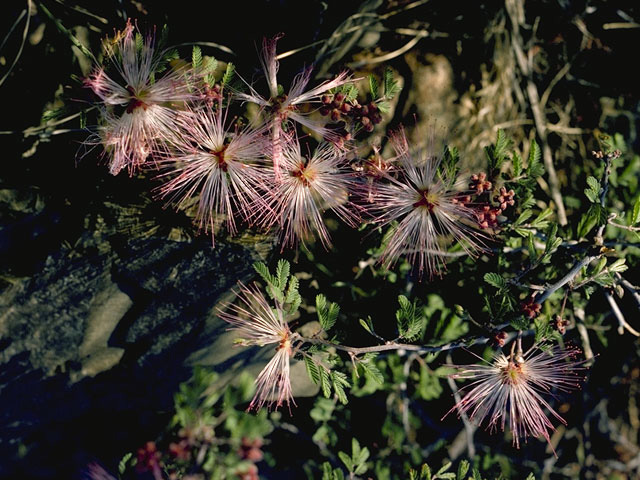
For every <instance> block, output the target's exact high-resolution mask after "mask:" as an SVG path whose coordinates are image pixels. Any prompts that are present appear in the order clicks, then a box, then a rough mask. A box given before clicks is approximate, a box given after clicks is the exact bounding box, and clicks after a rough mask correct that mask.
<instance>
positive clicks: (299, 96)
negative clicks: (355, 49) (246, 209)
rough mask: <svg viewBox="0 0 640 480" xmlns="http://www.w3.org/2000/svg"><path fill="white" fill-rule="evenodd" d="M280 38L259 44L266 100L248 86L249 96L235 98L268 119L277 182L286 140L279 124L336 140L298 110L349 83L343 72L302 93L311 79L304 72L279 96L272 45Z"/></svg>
mask: <svg viewBox="0 0 640 480" xmlns="http://www.w3.org/2000/svg"><path fill="white" fill-rule="evenodd" d="M281 37H282V35H278V36H276V37H274V38H272V39H266V38H265V39H264V40H263V42H262V52H261V56H260V63H261V65H262V69H263V71H264V74H265V77H266V80H267V86H268V88H269V96H268V97H263V96H262V95H260V94H259V93H258V92H257V91H256V90H255V89H254V88H253V87H252V86H251V85H248V84H247V85H248V87H249V93H237V94H236V96H237V98H239V99H241V100H245V101H248V102H252V103H255V104H257V105H259V106H261V107H262V108H263V109H264V111H265V112H267V113H268V115H269V117H270V120H271V129H272V141H273V151H274V155H273V165H274V170H275V172H276V177H277V178H278V179H279V170H280V160H281V155H282V149H283V143H284V142H285V141H286V140H287V139H288V138H290V137H288V136H286V135H284V132H282V123H283V122H289V121H295V122H297V123H299V124H300V125H303V126H305V127H307V128H308V129H310V130H312V131H314V132H316V133H317V134H318V135H320V136H321V137H322V138H326V139H331V138H332V136H336V135H335V133H334V132H332V131H331V130H330V129H327V128H325V127H324V126H323V125H321V124H319V123H317V122H314V121H312V120H310V119H309V118H308V116H306V115H305V114H303V113H302V112H300V111H299V106H300V105H301V104H303V103H307V102H320V101H321V96H322V94H323V93H325V92H327V91H329V90H331V89H333V88H336V87H339V86H341V85H344V84H345V83H348V82H350V81H353V79H352V78H351V76H350V75H349V74H348V73H347V72H341V73H340V74H338V75H337V76H336V77H335V78H333V79H331V80H327V81H325V82H322V83H321V84H319V85H318V86H316V87H314V88H311V89H309V90H306V91H305V89H306V87H307V84H308V83H309V80H310V79H311V71H312V69H311V68H306V69H304V70H303V71H302V72H301V73H299V74H297V75H296V76H295V77H294V79H293V81H292V82H291V87H290V89H289V93H288V94H280V93H279V91H278V79H277V73H278V68H279V63H278V60H277V58H276V44H277V42H278V40H279V39H280V38H281ZM337 137H338V136H336V138H337Z"/></svg>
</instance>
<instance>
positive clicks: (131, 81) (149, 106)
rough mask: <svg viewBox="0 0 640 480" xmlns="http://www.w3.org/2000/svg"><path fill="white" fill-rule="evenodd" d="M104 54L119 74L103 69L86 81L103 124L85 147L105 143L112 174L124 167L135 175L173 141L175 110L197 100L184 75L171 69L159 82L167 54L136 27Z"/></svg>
mask: <svg viewBox="0 0 640 480" xmlns="http://www.w3.org/2000/svg"><path fill="white" fill-rule="evenodd" d="M105 49H106V53H107V56H108V57H109V58H110V60H111V64H112V66H113V67H114V69H115V72H114V73H115V75H112V74H108V73H107V71H106V70H105V68H104V67H103V66H99V67H97V68H96V69H95V70H94V71H93V72H92V73H91V75H90V76H89V77H88V78H87V79H86V80H85V84H86V85H87V86H88V87H89V88H91V90H93V92H94V93H95V94H96V95H97V96H98V98H99V99H100V102H99V107H100V111H101V113H102V120H103V124H102V125H101V126H100V127H99V128H98V132H97V134H96V135H95V136H94V138H90V139H89V140H87V142H86V143H88V144H91V143H102V144H103V146H104V149H105V152H106V154H107V155H108V156H109V159H110V163H109V171H110V172H111V173H112V174H113V175H116V174H117V173H118V172H120V170H122V169H123V168H127V169H128V170H129V173H130V174H132V173H133V172H134V171H135V170H136V169H138V168H139V167H140V166H141V165H143V164H144V163H145V162H146V160H147V158H148V157H149V155H150V154H153V153H155V152H156V151H158V150H161V149H162V148H163V146H164V143H165V141H166V140H167V139H169V138H170V137H171V136H172V135H171V134H172V130H173V122H174V120H175V117H176V111H175V109H174V108H175V107H176V106H181V105H183V104H184V103H185V102H186V101H188V100H190V99H192V98H193V97H194V95H193V94H192V93H190V91H189V88H188V85H187V81H186V72H185V71H184V70H182V71H181V70H169V71H168V72H167V73H166V74H163V75H162V76H160V77H158V78H155V74H156V71H157V70H158V68H159V66H160V62H161V61H162V53H161V52H158V51H156V48H155V39H154V36H153V35H148V36H146V37H144V38H143V37H142V36H141V34H140V33H138V32H136V31H135V29H134V26H133V25H132V24H131V22H127V25H126V27H125V29H124V31H122V32H119V33H118V34H117V35H116V38H115V39H113V40H109V39H108V40H106V41H105ZM94 139H96V140H94Z"/></svg>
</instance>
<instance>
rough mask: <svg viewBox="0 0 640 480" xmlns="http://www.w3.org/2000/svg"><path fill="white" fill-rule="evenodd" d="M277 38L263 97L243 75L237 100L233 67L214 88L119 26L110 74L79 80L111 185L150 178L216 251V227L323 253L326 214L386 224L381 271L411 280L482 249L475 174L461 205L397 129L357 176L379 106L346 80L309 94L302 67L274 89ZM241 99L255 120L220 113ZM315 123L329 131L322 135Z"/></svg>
mask: <svg viewBox="0 0 640 480" xmlns="http://www.w3.org/2000/svg"><path fill="white" fill-rule="evenodd" d="M279 38H280V36H276V37H275V38H272V39H265V40H264V42H263V48H262V52H261V56H260V62H261V64H262V69H263V71H264V76H265V78H266V83H267V93H266V94H265V95H262V94H260V93H258V90H256V88H254V86H253V85H252V84H249V83H248V82H246V81H244V80H242V78H241V77H240V80H242V82H240V86H241V85H242V84H244V90H243V88H241V87H239V86H237V85H233V86H232V84H233V82H231V81H230V80H229V78H227V77H229V76H230V75H232V74H233V72H234V69H233V68H232V67H228V68H227V72H226V73H225V75H223V76H222V78H219V79H217V80H216V77H215V76H214V75H213V74H212V73H211V72H209V73H207V70H206V69H203V67H202V65H199V64H196V62H198V63H199V62H201V61H202V56H201V53H200V51H199V50H198V55H195V54H194V56H193V61H192V62H191V65H190V66H189V64H188V63H186V62H177V61H176V62H170V61H168V58H173V57H167V55H168V54H167V52H166V51H163V50H160V49H158V48H156V42H155V37H154V35H146V36H143V35H142V34H140V33H139V32H138V31H137V29H136V28H135V27H134V25H133V24H132V23H131V22H129V23H127V25H126V27H125V29H124V30H123V31H122V32H119V33H117V34H116V36H115V37H114V38H113V39H109V40H107V41H106V42H105V45H106V47H105V48H106V51H107V54H108V55H107V56H108V58H109V62H110V67H112V68H111V69H107V68H105V67H103V66H97V67H96V68H95V69H94V71H93V72H92V73H91V75H90V76H89V78H87V80H86V85H87V86H88V87H90V89H91V90H92V91H93V92H94V93H95V95H96V97H97V98H98V101H97V105H98V107H99V109H100V112H101V117H102V124H101V125H100V126H99V127H98V129H97V133H96V134H95V135H93V136H92V137H91V138H90V139H89V140H87V143H88V144H92V143H95V141H96V138H97V139H98V140H99V142H100V143H102V145H103V146H104V152H105V154H106V155H107V156H108V158H109V162H110V163H109V165H110V172H111V173H112V174H117V173H118V172H120V171H121V170H122V169H127V170H128V171H129V173H130V174H133V173H134V172H136V171H137V170H139V169H141V168H147V167H150V168H151V169H153V170H157V175H156V178H157V180H158V181H159V182H160V184H159V185H158V187H157V188H156V190H155V193H156V196H157V198H159V199H160V200H163V201H165V202H167V203H169V204H171V205H173V206H175V208H178V209H182V210H187V211H190V212H194V213H193V216H194V221H195V223H196V224H197V225H198V227H199V228H200V230H201V231H204V232H205V233H210V234H211V237H212V242H214V245H215V234H216V232H217V230H218V228H219V227H220V226H224V227H225V229H226V231H227V232H228V234H230V235H234V234H236V233H237V232H238V230H239V227H240V224H242V225H246V226H250V227H255V228H259V229H266V230H272V229H276V230H278V231H279V232H280V238H281V243H282V248H285V247H292V246H297V245H298V244H299V243H305V242H307V241H309V240H311V239H313V238H317V239H319V241H320V243H321V244H322V245H323V246H324V247H325V248H329V247H330V245H331V239H330V234H329V231H328V228H327V226H326V225H325V222H324V218H323V217H324V214H325V212H328V211H332V212H333V213H334V214H335V215H336V216H337V217H338V218H339V219H340V220H342V221H343V222H345V223H346V224H348V225H349V226H352V227H356V226H358V225H359V224H360V222H361V220H362V218H363V217H364V218H366V220H368V221H370V222H371V223H374V224H377V225H381V226H395V227H394V228H395V230H394V232H393V235H392V237H391V239H390V241H389V242H388V243H387V246H386V249H385V251H384V253H383V254H382V256H381V258H380V262H381V263H383V264H384V265H385V266H387V267H388V266H391V265H392V264H393V263H395V261H396V260H398V258H399V257H401V256H405V257H406V258H407V259H408V260H409V261H410V262H412V263H413V264H414V265H415V267H416V269H417V270H418V271H419V272H420V275H422V274H423V273H425V272H426V273H428V275H429V276H432V275H433V274H434V273H436V272H439V271H440V270H441V269H440V267H441V266H443V265H444V259H445V256H446V253H447V250H448V248H449V246H450V245H451V244H452V243H458V244H460V245H461V246H462V248H463V250H464V251H465V252H466V253H468V254H470V255H473V254H475V253H476V252H478V251H480V250H482V248H483V239H484V238H486V236H485V235H483V234H481V233H479V229H480V228H482V227H483V226H484V225H485V224H486V223H487V222H486V221H484V218H485V217H484V216H483V215H484V214H482V213H478V207H477V206H475V205H473V204H472V203H470V202H471V195H476V196H477V195H479V194H481V193H482V192H484V191H485V190H486V188H485V186H484V185H485V184H484V183H483V182H480V177H478V176H475V177H472V183H473V184H474V185H476V184H477V185H478V188H476V189H475V190H474V189H473V188H471V189H470V190H469V191H468V192H467V193H468V194H467V195H466V196H465V195H464V193H465V192H462V191H461V189H460V186H461V185H463V184H464V183H465V182H464V180H462V179H461V178H459V177H458V175H457V174H456V173H454V172H447V171H445V170H443V169H442V168H441V160H442V158H441V156H438V155H434V153H433V151H432V150H433V148H432V147H430V148H429V149H423V150H419V149H418V150H414V149H411V148H410V147H409V145H408V142H407V138H406V135H405V133H404V130H403V129H402V128H401V129H400V130H398V131H397V132H395V133H392V134H391V142H392V143H393V146H394V148H395V156H394V157H393V158H392V159H384V158H382V155H380V153H379V150H378V149H376V148H374V152H375V156H376V157H377V160H375V161H371V162H366V161H364V163H363V164H364V165H365V166H366V167H367V168H364V167H363V168H362V169H360V170H358V168H354V165H355V164H356V163H357V161H356V162H354V158H356V159H357V155H358V152H357V150H356V149H355V147H354V145H352V144H351V142H350V140H351V139H352V138H353V136H354V135H355V134H357V133H358V132H361V131H366V132H371V131H372V130H373V126H374V125H376V124H379V123H380V122H381V121H382V112H383V111H386V107H385V108H384V109H383V108H382V104H380V108H379V107H378V104H377V103H376V102H377V101H378V100H368V101H366V102H363V103H359V102H358V99H357V88H355V86H354V82H355V81H357V80H359V79H355V78H353V77H352V76H351V75H350V74H349V73H348V72H346V71H343V72H340V73H339V74H338V75H337V76H335V77H334V78H333V79H330V80H326V81H324V82H322V83H320V84H318V85H316V86H315V87H311V88H307V86H308V84H309V83H310V81H311V72H312V70H311V68H306V69H304V70H303V71H302V72H301V73H299V74H298V75H297V76H295V78H293V80H292V81H291V86H290V88H289V90H288V91H287V93H285V91H284V89H283V88H282V87H281V86H280V84H279V82H278V70H279V63H278V60H277V55H276V45H277V41H278V39H279ZM176 65H180V66H176ZM215 68H216V67H213V69H215ZM107 70H114V71H115V73H111V72H110V71H109V72H108V71H107ZM354 92H355V93H354ZM385 98H386V97H385ZM247 102H248V103H253V104H255V105H257V106H258V108H259V114H258V115H257V116H256V117H257V118H256V120H254V121H253V122H248V121H245V120H243V119H242V118H239V117H238V116H237V115H235V114H232V113H230V112H231V111H232V109H233V108H234V107H236V106H238V105H241V104H242V103H247ZM314 104H317V107H315V108H314V107H313V105H314ZM314 112H318V114H317V115H315V116H314ZM323 116H325V117H326V116H329V117H330V120H332V121H334V122H338V123H337V124H336V123H333V124H327V123H325V121H324V120H323ZM336 125H340V127H339V128H336ZM299 129H302V130H306V132H307V133H310V134H312V135H316V137H314V138H313V139H311V141H312V142H315V143H317V145H315V146H313V145H312V146H309V145H302V144H301V140H302V138H303V137H302V135H301V134H300V133H299ZM352 134H353V135H352ZM432 143H434V142H432ZM305 152H308V153H305ZM383 167H384V168H383ZM482 175H484V174H482ZM482 180H483V181H484V177H482ZM467 183H468V182H467ZM485 183H486V182H485ZM481 185H482V187H483V190H482V191H480V186H481ZM487 188H490V187H487ZM501 193H503V195H502V196H501V198H500V202H502V203H505V204H513V200H512V196H509V194H510V193H509V192H506V191H505V192H501ZM396 223H397V225H396ZM495 223H496V222H493V223H492V226H495Z"/></svg>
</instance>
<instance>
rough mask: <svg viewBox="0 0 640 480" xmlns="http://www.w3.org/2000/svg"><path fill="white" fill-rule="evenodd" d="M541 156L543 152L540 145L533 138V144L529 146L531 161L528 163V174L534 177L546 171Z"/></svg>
mask: <svg viewBox="0 0 640 480" xmlns="http://www.w3.org/2000/svg"><path fill="white" fill-rule="evenodd" d="M541 157H542V152H541V151H540V146H539V145H538V144H537V143H536V141H535V140H534V139H531V145H530V147H529V161H528V163H527V174H528V175H529V176H530V177H532V178H536V177H539V176H540V175H542V174H543V173H544V167H543V166H542V164H541V163H540V158H541Z"/></svg>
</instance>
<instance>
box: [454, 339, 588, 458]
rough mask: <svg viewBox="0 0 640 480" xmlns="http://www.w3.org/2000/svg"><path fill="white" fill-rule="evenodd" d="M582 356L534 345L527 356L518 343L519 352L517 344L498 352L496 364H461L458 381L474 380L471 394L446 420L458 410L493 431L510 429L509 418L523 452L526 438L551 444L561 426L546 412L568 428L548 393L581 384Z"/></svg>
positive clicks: (571, 351)
mask: <svg viewBox="0 0 640 480" xmlns="http://www.w3.org/2000/svg"><path fill="white" fill-rule="evenodd" d="M578 354H579V350H578V349H566V350H563V349H561V348H559V347H557V346H554V347H550V348H548V349H544V350H543V349H541V348H540V347H537V346H533V347H531V348H530V349H529V350H528V351H527V352H525V353H522V349H521V347H520V344H519V342H518V350H517V351H516V350H515V343H513V344H512V348H511V353H510V354H509V355H508V356H507V355H504V354H503V353H502V352H499V353H496V354H495V356H494V358H493V361H492V362H491V363H486V362H485V363H483V364H475V365H465V366H455V368H456V369H457V370H458V373H456V374H454V375H452V376H453V378H463V379H471V380H473V381H472V382H471V383H470V384H469V385H467V386H466V387H465V388H466V389H470V390H469V391H468V392H467V394H466V395H465V396H464V398H462V400H461V401H460V402H459V403H458V404H456V405H455V406H454V407H453V408H452V409H451V410H449V412H447V414H446V415H445V417H446V416H447V415H449V413H451V412H453V411H454V410H457V411H458V412H464V413H466V414H468V415H469V418H470V419H471V420H472V421H475V422H476V423H477V424H479V425H480V424H482V423H483V422H484V421H485V419H487V420H488V425H487V428H488V429H489V430H490V431H491V432H492V433H493V432H495V431H497V429H498V428H500V429H501V430H502V431H504V427H505V425H506V422H507V418H508V419H509V427H510V429H511V433H512V435H513V444H514V445H515V446H516V447H517V448H519V447H520V440H521V439H522V438H524V439H525V441H526V439H527V437H543V438H544V439H545V440H546V441H547V442H549V445H551V441H550V433H551V432H553V431H555V427H554V426H553V423H551V420H550V419H549V418H548V416H547V414H546V413H545V409H546V410H547V411H548V412H549V413H550V414H551V416H552V417H553V418H555V419H556V420H558V421H559V422H561V423H563V424H564V425H566V421H565V420H564V419H563V418H562V417H561V416H560V415H559V414H558V413H557V412H556V411H555V410H554V409H553V408H552V407H551V405H550V404H549V403H548V402H547V400H545V399H544V398H543V395H544V394H552V391H553V390H554V389H557V390H560V391H565V392H566V391H570V390H573V389H575V388H577V387H578V386H579V383H578V380H579V376H578V372H579V371H581V370H583V369H584V367H583V364H584V362H585V360H582V361H580V360H575V357H576V356H577V355H578ZM483 362H484V360H483ZM552 448H553V447H552ZM554 453H555V452H554Z"/></svg>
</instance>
